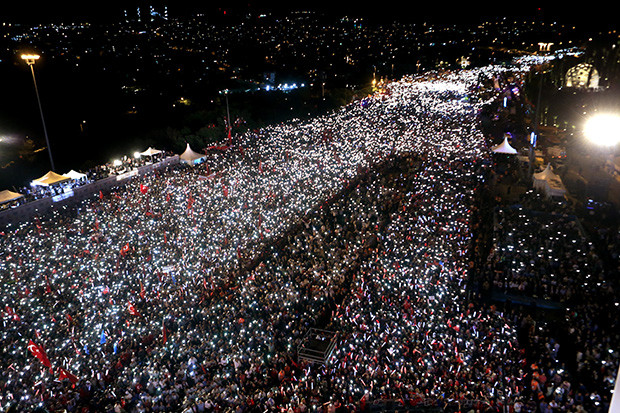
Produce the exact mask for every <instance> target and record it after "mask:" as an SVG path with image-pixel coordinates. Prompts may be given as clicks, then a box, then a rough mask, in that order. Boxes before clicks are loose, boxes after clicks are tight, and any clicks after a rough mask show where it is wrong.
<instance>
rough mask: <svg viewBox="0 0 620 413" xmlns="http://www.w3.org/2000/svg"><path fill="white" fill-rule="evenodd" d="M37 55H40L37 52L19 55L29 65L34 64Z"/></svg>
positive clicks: (37, 57)
mask: <svg viewBox="0 0 620 413" xmlns="http://www.w3.org/2000/svg"><path fill="white" fill-rule="evenodd" d="M39 57H40V56H39V55H38V54H23V55H22V56H21V58H22V59H24V60H25V61H26V63H28V64H29V65H32V64H34V62H35V61H36V60H38V59H39Z"/></svg>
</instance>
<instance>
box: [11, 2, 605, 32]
mask: <svg viewBox="0 0 620 413" xmlns="http://www.w3.org/2000/svg"><path fill="white" fill-rule="evenodd" d="M149 5H152V6H154V7H156V8H162V7H163V6H164V5H167V6H168V13H169V15H170V16H172V17H177V16H189V15H192V14H196V13H204V14H207V15H209V16H213V17H218V16H220V17H221V18H227V17H231V16H241V15H244V14H247V13H248V12H253V13H260V12H268V13H289V12H292V11H299V10H309V11H315V12H319V13H325V14H331V15H335V16H338V15H342V16H344V15H349V16H352V17H365V18H370V19H374V20H377V21H384V22H385V21H404V22H423V21H431V22H434V23H444V22H445V23H459V22H463V23H472V22H475V21H478V20H481V19H484V18H485V17H509V18H515V17H529V18H534V17H536V18H538V19H543V20H545V21H553V20H556V19H561V20H562V21H561V22H562V23H573V24H577V23H578V24H582V25H584V26H589V27H596V26H601V25H611V24H615V23H616V20H615V18H614V17H613V16H612V14H611V13H600V12H598V11H588V10H585V11H584V10H581V9H579V10H575V9H573V8H570V7H565V8H557V7H550V8H545V7H540V6H541V5H540V4H536V3H535V2H521V3H519V7H518V8H517V7H514V6H510V5H505V4H493V5H491V6H487V7H484V6H481V5H478V6H476V7H472V6H471V5H469V4H463V3H459V4H449V5H445V4H442V5H441V6H438V5H429V4H424V5H419V4H415V5H414V6H403V4H402V3H397V4H391V3H387V4H386V3H381V5H380V6H378V5H376V4H368V3H363V4H362V3H351V2H344V3H342V2H340V3H338V4H337V5H334V3H333V2H327V1H321V0H317V1H296V2H291V3H287V4H284V5H283V4H282V3H278V2H268V1H249V2H248V1H228V2H217V3H216V2H208V3H204V2H196V1H189V0H185V1H183V0H180V1H175V2H169V1H165V0H153V1H146V0H138V1H136V0H133V1H129V2H128V1H120V0H112V1H109V2H106V3H105V5H103V4H102V3H99V2H97V3H91V2H82V3H80V4H78V5H75V3H68V2H56V3H51V2H48V3H45V4H41V5H37V7H36V8H33V7H32V6H31V5H29V4H27V3H23V2H20V3H12V4H7V5H3V7H2V11H1V12H0V19H2V21H3V22H14V23H22V24H36V23H48V22H63V23H66V22H67V20H73V21H75V22H78V21H87V22H93V23H98V22H99V23H106V22H114V21H116V20H118V19H120V18H122V16H123V11H124V10H127V11H128V12H131V11H132V10H135V9H136V8H137V7H139V6H141V7H148V6H149Z"/></svg>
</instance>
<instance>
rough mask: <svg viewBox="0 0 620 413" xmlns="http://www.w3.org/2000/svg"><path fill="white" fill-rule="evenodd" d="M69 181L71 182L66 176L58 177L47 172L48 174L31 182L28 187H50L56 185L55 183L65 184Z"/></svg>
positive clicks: (54, 173)
mask: <svg viewBox="0 0 620 413" xmlns="http://www.w3.org/2000/svg"><path fill="white" fill-rule="evenodd" d="M69 180H71V178H70V177H68V176H64V175H59V174H57V173H56V172H53V171H49V172H48V173H46V174H45V175H43V176H42V177H40V178H38V179H35V180H33V181H32V182H31V183H30V185H34V186H50V185H54V184H57V183H60V182H65V181H69Z"/></svg>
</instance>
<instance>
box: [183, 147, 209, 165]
mask: <svg viewBox="0 0 620 413" xmlns="http://www.w3.org/2000/svg"><path fill="white" fill-rule="evenodd" d="M179 158H180V159H181V162H188V163H193V162H195V161H197V160H198V159H201V158H205V155H201V154H199V153H196V152H194V151H193V150H192V148H190V146H189V143H188V144H187V147H186V148H185V152H183V153H182V154H181V155H179Z"/></svg>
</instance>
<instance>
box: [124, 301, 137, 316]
mask: <svg viewBox="0 0 620 413" xmlns="http://www.w3.org/2000/svg"><path fill="white" fill-rule="evenodd" d="M127 310H129V314H131V315H137V316H139V315H140V313H139V312H138V310H136V307H134V306H133V304H131V303H130V302H127Z"/></svg>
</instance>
